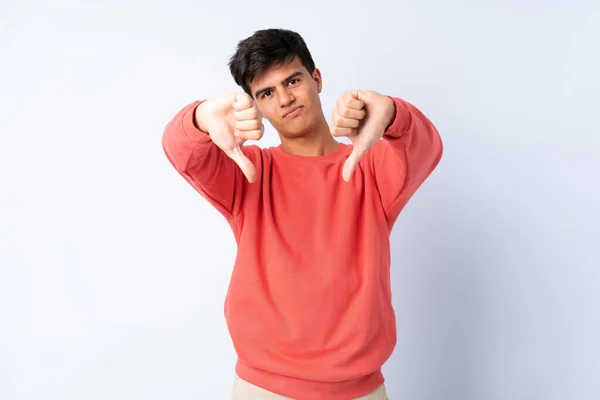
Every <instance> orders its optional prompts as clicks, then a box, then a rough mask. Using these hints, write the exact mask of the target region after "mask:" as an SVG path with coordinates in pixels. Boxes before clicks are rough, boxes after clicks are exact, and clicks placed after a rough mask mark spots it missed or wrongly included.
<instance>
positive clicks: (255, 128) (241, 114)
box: [232, 93, 265, 140]
mask: <svg viewBox="0 0 600 400" xmlns="http://www.w3.org/2000/svg"><path fill="white" fill-rule="evenodd" d="M232 107H233V110H234V112H233V118H234V120H235V125H234V135H235V136H236V137H239V138H240V139H243V140H259V139H260V138H262V136H263V133H264V130H265V127H264V125H263V123H262V114H261V113H260V111H258V108H257V107H256V105H255V104H254V101H253V100H252V98H251V97H250V96H248V95H246V94H245V93H238V94H236V96H235V101H234V102H233V103H232Z"/></svg>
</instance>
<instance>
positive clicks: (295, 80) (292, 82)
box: [288, 79, 298, 86]
mask: <svg viewBox="0 0 600 400" xmlns="http://www.w3.org/2000/svg"><path fill="white" fill-rule="evenodd" d="M296 83H298V79H290V81H289V82H288V84H289V85H292V86H293V85H295V84H296Z"/></svg>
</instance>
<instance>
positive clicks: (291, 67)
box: [195, 58, 396, 183]
mask: <svg viewBox="0 0 600 400" xmlns="http://www.w3.org/2000/svg"><path fill="white" fill-rule="evenodd" d="M322 88H323V79H322V76H321V72H320V71H319V69H318V68H315V70H314V71H313V73H312V74H310V73H309V72H308V71H307V70H306V68H305V67H304V66H303V65H302V63H301V62H300V60H299V59H298V58H295V59H294V60H293V61H291V62H289V63H285V64H283V65H277V66H273V67H272V68H270V69H268V70H267V71H266V72H265V73H263V74H262V75H261V76H260V77H258V78H257V79H256V80H255V81H254V82H252V83H251V85H250V89H251V91H252V97H251V96H249V95H248V94H246V93H244V92H240V93H231V94H226V95H221V96H217V97H215V98H213V99H209V100H207V101H205V102H203V103H201V104H200V105H199V106H198V107H197V108H196V112H195V122H196V125H197V126H198V128H199V129H200V130H202V131H204V132H208V134H209V135H210V137H211V139H212V141H213V142H214V143H215V144H216V145H217V146H218V147H219V148H221V149H222V150H223V151H224V152H225V154H226V155H227V156H228V157H230V158H231V159H233V160H234V161H235V162H236V163H237V164H238V166H239V167H240V168H241V170H242V172H243V173H244V175H245V176H246V178H247V179H248V181H249V182H251V183H252V182H255V181H256V178H257V177H256V168H255V167H254V165H253V164H252V162H251V161H250V160H249V159H248V158H247V157H246V156H245V154H244V153H243V151H242V146H243V144H244V142H245V141H247V140H259V139H260V138H261V137H262V135H263V133H264V125H263V124H262V119H263V118H266V119H267V120H268V121H269V122H270V123H271V125H273V127H274V128H275V129H276V130H277V132H278V133H279V137H280V138H281V145H282V148H283V150H284V151H286V152H288V153H290V154H296V155H302V156H322V155H326V154H328V153H330V152H332V151H334V150H335V149H336V148H337V146H339V142H338V141H337V140H335V137H341V136H346V137H348V138H349V139H350V141H351V143H352V146H353V150H352V153H351V154H350V156H349V157H348V159H347V160H346V162H345V164H344V168H343V172H342V178H343V179H344V180H345V181H349V180H350V179H351V177H352V174H353V172H354V170H355V169H356V167H357V165H358V163H359V161H360V159H361V158H362V157H363V156H364V155H365V154H366V153H367V151H368V150H369V149H370V148H371V147H372V146H373V145H375V143H377V141H378V140H379V139H381V138H382V137H383V134H384V132H385V130H386V129H387V128H388V127H389V126H390V124H391V123H392V121H393V119H394V116H395V113H396V110H395V104H394V101H393V100H392V99H391V98H390V97H389V96H384V95H382V94H380V93H377V92H375V91H372V90H347V91H346V92H344V94H342V96H341V97H340V98H339V99H338V101H337V102H336V107H335V109H334V110H333V115H332V124H331V126H328V124H327V121H326V119H325V116H324V114H323V109H322V106H321V100H320V93H321V90H322ZM299 107H300V108H299ZM298 108H299V109H298ZM295 109H298V110H297V111H295V112H294V114H289V115H288V113H289V112H291V111H293V110H295Z"/></svg>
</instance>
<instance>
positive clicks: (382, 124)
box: [331, 90, 396, 182]
mask: <svg viewBox="0 0 600 400" xmlns="http://www.w3.org/2000/svg"><path fill="white" fill-rule="evenodd" d="M395 115H396V106H395V104H394V100H392V99H391V98H390V97H389V96H384V95H382V94H380V93H377V92H374V91H372V90H348V91H346V92H345V93H344V94H343V95H342V96H341V97H340V98H339V99H338V101H337V103H336V107H335V109H334V110H333V118H332V125H331V134H332V135H333V136H334V137H339V136H346V137H348V138H349V139H350V141H351V142H352V146H353V149H352V153H351V154H350V156H349V157H348V159H347V160H346V163H345V164H344V169H343V172H342V177H343V178H344V180H345V181H346V182H348V181H350V178H351V177H352V174H353V173H354V170H355V169H356V167H357V166H358V163H359V161H360V160H361V159H362V158H363V157H364V155H365V154H366V153H367V151H368V150H369V149H370V148H371V147H373V146H374V145H375V143H377V141H378V140H379V139H381V138H382V137H383V134H384V133H385V130H386V129H387V127H388V126H390V124H391V123H392V121H393V120H394V117H395Z"/></svg>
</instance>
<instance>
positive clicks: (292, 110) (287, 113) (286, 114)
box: [283, 106, 303, 118]
mask: <svg viewBox="0 0 600 400" xmlns="http://www.w3.org/2000/svg"><path fill="white" fill-rule="evenodd" d="M302 107H303V106H298V107H294V108H292V109H291V110H290V111H288V112H286V113H285V114H283V118H285V117H287V116H288V115H290V114H291V113H293V112H294V111H296V110H298V109H300V108H302Z"/></svg>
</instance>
